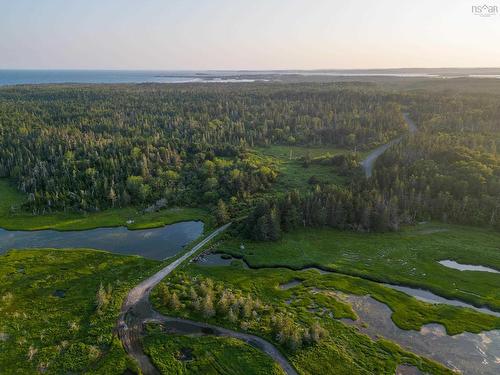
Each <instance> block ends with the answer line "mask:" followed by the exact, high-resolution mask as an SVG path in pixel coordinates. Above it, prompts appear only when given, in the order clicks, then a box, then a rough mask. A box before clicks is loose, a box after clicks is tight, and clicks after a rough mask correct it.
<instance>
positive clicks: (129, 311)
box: [116, 223, 297, 375]
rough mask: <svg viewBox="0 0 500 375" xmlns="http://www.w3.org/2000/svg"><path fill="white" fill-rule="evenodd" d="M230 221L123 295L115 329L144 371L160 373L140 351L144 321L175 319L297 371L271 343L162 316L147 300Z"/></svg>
mask: <svg viewBox="0 0 500 375" xmlns="http://www.w3.org/2000/svg"><path fill="white" fill-rule="evenodd" d="M230 225H231V223H229V224H226V225H224V226H222V227H220V228H218V229H216V230H215V231H213V232H212V233H211V234H210V235H209V236H207V237H206V238H204V239H203V240H202V241H201V242H200V243H198V244H196V245H195V246H194V247H193V248H192V249H191V250H190V251H188V252H187V253H185V254H184V255H182V256H181V257H179V258H178V259H176V260H175V261H173V262H172V263H170V264H169V265H167V266H166V267H165V268H163V269H161V270H160V271H158V272H157V273H155V274H154V275H153V276H151V277H149V278H148V279H146V280H144V281H142V282H141V283H140V284H139V285H137V286H136V287H134V288H133V289H132V290H131V291H130V292H129V294H128V295H127V298H126V299H125V301H124V303H123V305H122V308H121V313H120V317H119V319H118V322H117V326H116V331H117V333H118V337H119V338H120V340H121V342H122V344H123V347H124V348H125V351H126V352H127V353H128V354H129V355H130V356H131V357H132V358H134V359H135V360H136V361H137V363H138V364H139V367H140V369H141V371H142V373H143V374H144V375H160V372H159V371H158V369H157V368H156V367H155V366H154V365H153V363H152V362H151V360H150V358H149V357H148V356H147V355H146V354H144V351H143V349H142V341H141V338H142V336H143V335H144V323H147V322H160V323H164V324H167V325H168V324H169V323H170V324H172V323H175V324H177V325H178V324H184V325H188V326H191V327H193V328H197V329H200V330H202V331H201V333H204V334H207V332H208V331H207V330H209V331H210V333H209V334H211V335H219V336H227V337H234V338H236V339H240V340H243V341H245V342H246V343H248V344H250V345H252V346H254V347H256V348H258V349H260V350H262V351H263V352H265V353H266V354H268V355H269V356H271V357H272V358H273V359H274V360H275V361H276V362H277V363H278V364H279V365H280V366H281V367H282V369H283V370H284V371H285V373H286V374H288V375H297V372H296V371H295V370H294V368H293V367H292V366H291V365H290V363H289V362H288V361H287V359H286V358H285V357H284V356H283V355H282V354H281V353H280V352H279V350H278V349H277V348H276V347H275V346H274V345H272V344H271V343H269V342H267V341H266V340H264V339H262V338H260V337H258V336H254V335H249V334H245V333H241V332H236V331H231V330H229V329H226V328H222V327H217V326H213V325H210V324H206V323H200V322H194V321H190V320H185V319H178V318H170V317H166V316H163V315H161V314H160V313H158V312H157V311H155V310H154V309H153V307H152V306H151V302H150V301H149V295H150V293H151V290H152V289H153V288H154V287H155V286H156V285H157V284H158V283H159V282H160V281H161V280H162V279H163V278H165V277H166V276H167V275H168V274H170V273H171V272H172V271H173V270H175V269H176V268H177V267H178V266H179V265H181V264H182V263H183V262H184V261H185V260H187V259H188V258H189V257H191V256H192V255H193V254H194V253H196V252H197V251H198V250H199V249H201V248H202V247H203V246H205V245H206V244H207V243H208V242H209V241H210V240H212V239H213V238H214V237H216V236H217V235H219V234H220V233H222V232H223V231H225V230H226V229H227V228H228V227H229V226H230ZM178 328H179V327H177V329H178Z"/></svg>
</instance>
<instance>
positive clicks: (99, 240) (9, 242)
mask: <svg viewBox="0 0 500 375" xmlns="http://www.w3.org/2000/svg"><path fill="white" fill-rule="evenodd" d="M202 233H203V222H201V221H186V222H182V223H176V224H172V225H167V226H164V227H160V228H155V229H143V230H128V229H127V228H125V227H116V228H98V229H91V230H84V231H67V232H59V231H54V230H42V231H32V232H27V231H7V230H4V229H0V254H2V253H4V252H6V251H7V250H9V249H23V248H90V249H99V250H107V251H111V252H114V253H120V254H126V255H132V254H133V255H141V256H143V257H146V258H151V259H157V260H161V259H165V258H168V257H171V256H173V255H176V254H177V253H178V252H179V251H180V250H182V248H183V246H185V245H187V244H188V243H189V242H191V241H193V240H195V239H196V238H198V237H199V236H200V235H201V234H202Z"/></svg>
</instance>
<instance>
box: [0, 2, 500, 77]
mask: <svg viewBox="0 0 500 375" xmlns="http://www.w3.org/2000/svg"><path fill="white" fill-rule="evenodd" d="M487 3H488V4H489V5H492V6H497V7H500V6H499V4H500V1H499V0H495V1H491V2H487ZM474 5H477V4H475V2H473V1H470V0H458V1H452V0H443V1H440V3H439V6H436V3H435V2H434V1H430V0H424V1H421V2H418V3H402V2H399V1H396V0H381V1H378V2H368V1H355V2H350V3H348V2H344V1H336V0H317V1H315V2H314V3H313V4H311V2H310V1H306V0H290V1H287V2H286V3H283V2H282V1H281V2H280V1H278V0H267V1H264V0H255V1H253V2H251V3H249V2H245V1H242V0H233V1H229V0H212V1H210V2H208V1H195V0H182V1H181V0H170V1H168V2H166V1H161V0H144V1H141V2H137V1H134V0H121V1H118V0H109V1H106V2H102V1H98V0H88V1H82V0H75V1H72V2H67V1H63V0H46V1H43V2H41V1H36V0H18V1H15V2H12V1H7V0H0V9H1V10H2V12H0V69H30V70H31V69H33V70H61V69H64V70H157V71H162V70H170V71H173V70H179V71H200V70H201V71H206V70H215V71H217V70H218V71H220V70H338V69H425V68H444V67H455V68H470V67H500V49H499V48H495V47H494V45H495V41H496V40H498V39H500V15H499V14H497V13H495V14H492V15H491V16H490V17H481V16H480V15H477V14H474V12H473V10H472V6H474Z"/></svg>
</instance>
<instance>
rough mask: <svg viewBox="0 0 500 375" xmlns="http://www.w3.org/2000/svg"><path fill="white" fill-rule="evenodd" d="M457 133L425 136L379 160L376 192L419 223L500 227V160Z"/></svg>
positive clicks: (376, 172) (428, 134)
mask: <svg viewBox="0 0 500 375" xmlns="http://www.w3.org/2000/svg"><path fill="white" fill-rule="evenodd" d="M464 143H465V142H464V139H463V138H462V137H460V136H457V135H452V134H446V133H441V134H433V133H429V132H421V133H419V134H418V135H416V136H414V137H412V138H411V139H408V140H407V141H406V142H404V143H402V144H401V145H398V146H396V147H393V148H391V149H390V150H389V151H388V152H387V153H386V154H384V155H383V156H382V157H381V158H380V160H378V161H377V165H376V168H375V174H374V181H373V183H374V188H376V189H377V190H378V191H380V192H381V194H382V195H383V196H385V197H392V198H394V199H396V200H397V201H398V202H399V208H400V211H401V212H404V213H405V215H406V216H408V217H410V218H413V220H427V219H436V220H442V221H445V222H454V223H461V224H474V225H490V226H493V227H495V228H498V229H500V159H499V158H498V156H497V155H496V153H493V152H488V151H485V150H484V149H483V150H479V149H474V148H470V147H467V146H464Z"/></svg>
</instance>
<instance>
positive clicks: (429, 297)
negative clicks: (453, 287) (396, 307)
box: [382, 284, 500, 317]
mask: <svg viewBox="0 0 500 375" xmlns="http://www.w3.org/2000/svg"><path fill="white" fill-rule="evenodd" d="M382 285H384V286H386V287H388V288H391V289H394V290H398V291H400V292H403V293H406V294H408V295H410V296H412V297H415V298H416V299H418V300H420V301H423V302H427V303H442V304H445V305H452V306H459V307H468V308H470V309H473V310H476V311H479V312H482V313H484V314H488V315H494V316H498V317H500V312H496V311H493V310H490V309H488V308H486V307H476V306H473V305H471V304H468V303H466V302H462V301H459V300H456V299H448V298H444V297H441V296H438V295H437V294H434V293H432V292H429V291H427V290H423V289H417V288H410V287H407V286H401V285H392V284H382Z"/></svg>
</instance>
